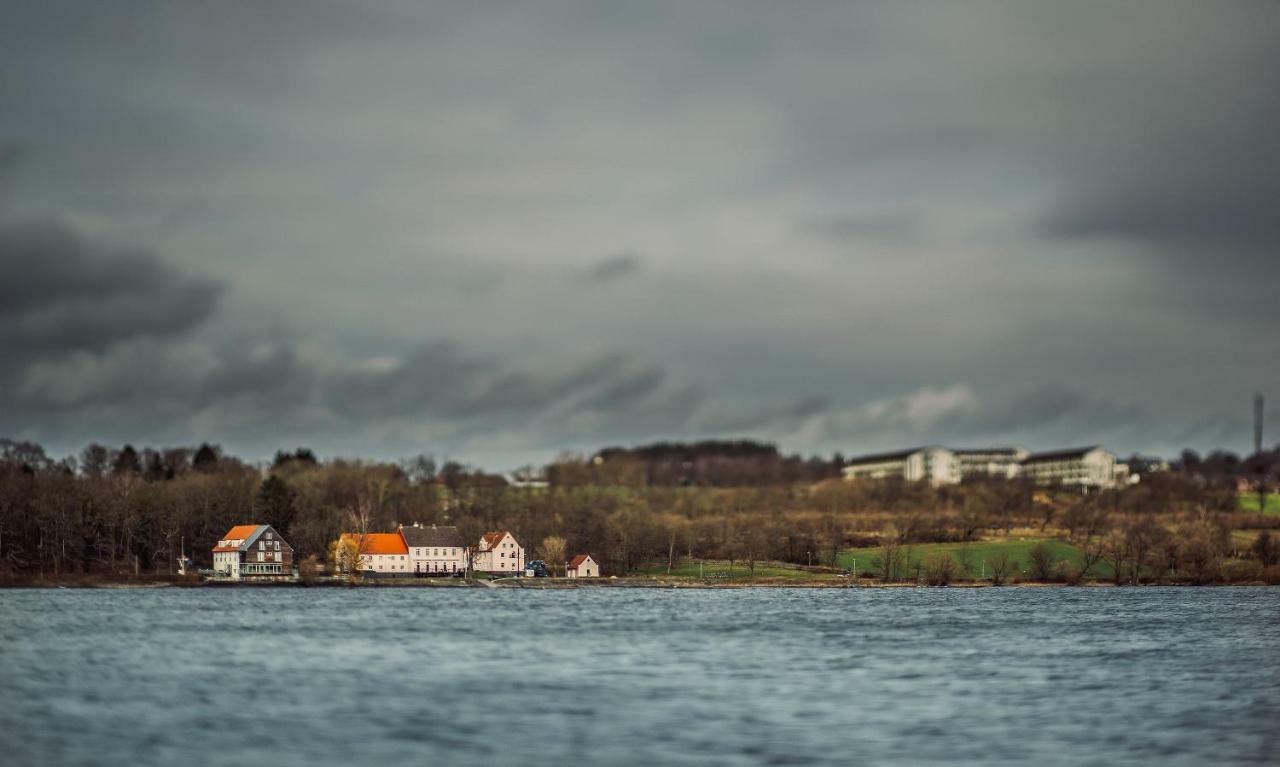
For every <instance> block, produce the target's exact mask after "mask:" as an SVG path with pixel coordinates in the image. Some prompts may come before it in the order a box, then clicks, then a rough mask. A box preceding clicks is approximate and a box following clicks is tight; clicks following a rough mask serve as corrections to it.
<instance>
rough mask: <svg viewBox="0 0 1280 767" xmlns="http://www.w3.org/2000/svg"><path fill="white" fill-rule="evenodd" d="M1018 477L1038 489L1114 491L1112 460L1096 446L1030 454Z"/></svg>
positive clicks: (1113, 463) (1104, 451) (1114, 459)
mask: <svg viewBox="0 0 1280 767" xmlns="http://www.w3.org/2000/svg"><path fill="white" fill-rule="evenodd" d="M1022 476H1024V477H1026V478H1027V479H1030V480H1032V481H1033V482H1035V483H1036V484H1039V485H1066V486H1069V487H1076V488H1079V489H1081V490H1090V489H1096V488H1103V487H1114V486H1115V484H1116V457H1115V454H1114V453H1110V452H1108V451H1106V450H1103V449H1102V447H1100V446H1098V445H1093V446H1091V447H1081V448H1074V449H1071V450H1054V451H1052V452H1047V453H1032V454H1031V455H1029V456H1027V458H1026V459H1025V460H1024V461H1023V462H1022Z"/></svg>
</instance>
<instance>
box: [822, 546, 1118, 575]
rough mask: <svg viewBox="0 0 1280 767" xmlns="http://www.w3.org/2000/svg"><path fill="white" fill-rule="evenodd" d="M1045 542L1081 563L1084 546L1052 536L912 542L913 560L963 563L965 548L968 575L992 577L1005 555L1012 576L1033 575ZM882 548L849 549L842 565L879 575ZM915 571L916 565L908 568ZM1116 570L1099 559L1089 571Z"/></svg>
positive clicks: (1107, 572)
mask: <svg viewBox="0 0 1280 767" xmlns="http://www.w3.org/2000/svg"><path fill="white" fill-rule="evenodd" d="M1041 543H1043V544H1045V545H1046V546H1048V547H1049V550H1050V551H1052V552H1053V556H1054V559H1055V560H1057V561H1060V562H1066V563H1067V564H1068V566H1070V567H1073V568H1075V567H1079V566H1080V557H1081V554H1080V549H1079V548H1077V547H1075V546H1073V545H1071V544H1069V543H1066V542H1064V541H1059V540H1055V539H1052V538H1008V539H1005V540H1001V541H974V542H972V543H917V544H912V545H911V546H910V548H911V561H912V562H913V563H918V562H924V561H925V560H926V559H928V558H929V557H931V556H935V555H936V556H941V555H943V554H949V555H950V556H951V559H952V560H954V561H956V562H957V563H959V561H960V558H961V556H962V555H961V551H964V550H967V551H968V553H969V557H970V559H971V560H972V567H973V572H972V573H971V574H970V575H969V576H968V577H972V578H981V577H983V574H984V573H985V575H986V577H987V578H990V577H991V563H992V562H993V561H994V560H995V559H996V558H997V557H999V556H1000V555H1001V554H1008V555H1009V560H1010V562H1012V563H1013V571H1012V572H1011V573H1010V576H1011V577H1015V578H1023V579H1025V578H1029V577H1031V572H1030V571H1031V550H1032V549H1033V548H1035V547H1036V546H1037V545H1039V544H1041ZM879 557H880V549H878V548H876V547H867V548H858V549H845V550H844V551H843V552H842V553H841V554H840V557H839V560H838V561H839V564H840V566H841V567H844V568H850V569H852V568H853V567H854V565H855V563H856V565H857V570H858V574H859V575H861V574H863V573H868V572H869V573H874V574H876V575H878V574H879V572H880V571H879V566H878V560H879ZM905 569H906V570H908V571H910V572H914V564H913V565H911V566H910V567H907V568H905ZM1111 575H1112V569H1111V567H1110V566H1108V565H1107V563H1105V562H1098V563H1097V564H1095V565H1094V566H1093V568H1092V569H1091V570H1090V571H1089V577H1090V578H1109V577H1111Z"/></svg>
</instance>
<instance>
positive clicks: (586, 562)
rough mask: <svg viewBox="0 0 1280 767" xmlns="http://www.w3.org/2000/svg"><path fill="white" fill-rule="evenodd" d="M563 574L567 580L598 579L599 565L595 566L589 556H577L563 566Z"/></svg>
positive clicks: (594, 562)
mask: <svg viewBox="0 0 1280 767" xmlns="http://www.w3.org/2000/svg"><path fill="white" fill-rule="evenodd" d="M564 574H565V576H566V577H568V578H598V577H600V565H598V564H596V561H595V560H594V559H592V558H591V555H590V554H579V555H578V556H576V557H574V558H573V559H571V560H569V564H567V565H565V567H564Z"/></svg>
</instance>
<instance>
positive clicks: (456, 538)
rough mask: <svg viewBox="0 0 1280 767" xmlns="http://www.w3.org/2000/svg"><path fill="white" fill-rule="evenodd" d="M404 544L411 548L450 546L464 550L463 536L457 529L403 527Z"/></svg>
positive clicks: (401, 529)
mask: <svg viewBox="0 0 1280 767" xmlns="http://www.w3.org/2000/svg"><path fill="white" fill-rule="evenodd" d="M400 532H401V533H402V534H403V535H404V542H405V543H407V544H409V545H410V546H415V547H416V546H423V547H425V546H448V547H451V548H462V546H463V543H462V534H461V533H459V532H458V528H456V527H452V526H451V527H435V526H431V527H402V528H400Z"/></svg>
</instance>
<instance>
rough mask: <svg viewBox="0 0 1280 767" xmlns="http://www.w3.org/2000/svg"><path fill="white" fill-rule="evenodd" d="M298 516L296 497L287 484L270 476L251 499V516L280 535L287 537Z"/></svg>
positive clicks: (278, 478)
mask: <svg viewBox="0 0 1280 767" xmlns="http://www.w3.org/2000/svg"><path fill="white" fill-rule="evenodd" d="M297 515H298V495H297V493H295V492H294V491H293V488H291V487H289V483H287V482H285V481H284V480H283V479H281V478H280V477H277V476H276V475H274V474H272V475H271V476H269V477H267V479H266V480H265V481H264V482H263V483H262V486H261V487H259V488H258V493H257V495H255V496H254V498H253V516H254V518H255V519H256V520H258V521H260V522H262V523H264V524H268V525H271V526H272V527H274V528H275V529H276V530H277V531H279V533H280V534H281V535H288V533H289V526H290V525H292V524H293V520H294V518H295V517H296V516H297Z"/></svg>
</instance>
